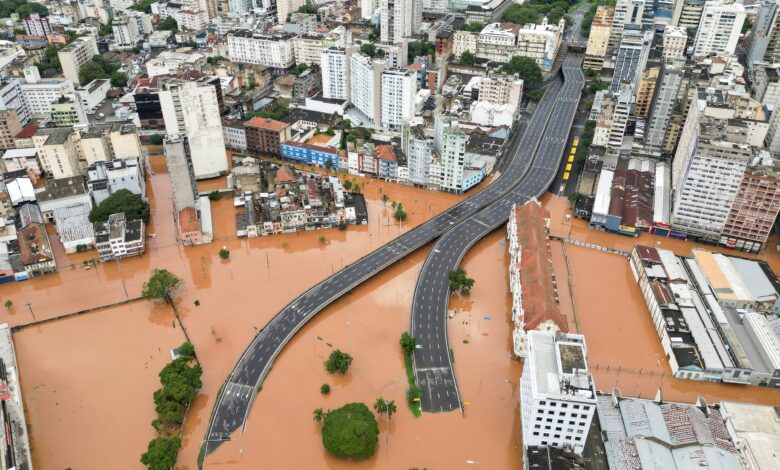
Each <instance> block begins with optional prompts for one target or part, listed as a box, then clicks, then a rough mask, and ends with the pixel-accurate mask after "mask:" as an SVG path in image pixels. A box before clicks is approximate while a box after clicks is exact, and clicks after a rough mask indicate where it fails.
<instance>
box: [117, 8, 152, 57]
mask: <svg viewBox="0 0 780 470" xmlns="http://www.w3.org/2000/svg"><path fill="white" fill-rule="evenodd" d="M111 28H112V31H113V33H114V42H115V43H116V45H117V47H120V48H123V47H135V46H136V45H137V44H138V41H140V40H141V39H143V38H144V37H145V36H146V35H147V34H151V32H152V31H153V28H152V17H151V16H150V15H147V14H146V13H141V12H138V11H132V12H127V13H125V14H123V15H121V16H118V17H116V18H114V20H113V22H112V25H111Z"/></svg>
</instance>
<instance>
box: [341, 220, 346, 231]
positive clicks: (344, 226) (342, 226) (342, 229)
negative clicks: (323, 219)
mask: <svg viewBox="0 0 780 470" xmlns="http://www.w3.org/2000/svg"><path fill="white" fill-rule="evenodd" d="M346 229H347V224H346V223H344V222H339V230H341V231H342V232H343V231H344V230H346Z"/></svg>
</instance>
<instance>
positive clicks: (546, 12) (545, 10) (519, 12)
mask: <svg viewBox="0 0 780 470" xmlns="http://www.w3.org/2000/svg"><path fill="white" fill-rule="evenodd" d="M574 3H576V1H572V2H566V1H564V0H559V1H556V2H549V1H538V0H537V1H534V2H530V3H525V4H523V5H518V4H512V5H510V6H509V8H507V9H506V11H504V14H503V15H501V20H502V21H507V22H509V23H515V24H521V25H522V24H529V23H537V24H538V23H541V22H542V20H543V19H544V17H545V16H546V17H547V21H548V23H550V24H555V25H557V24H558V22H559V21H560V20H561V18H563V16H564V15H565V14H566V12H567V11H568V10H569V5H570V4H574Z"/></svg>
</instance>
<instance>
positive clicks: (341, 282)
mask: <svg viewBox="0 0 780 470" xmlns="http://www.w3.org/2000/svg"><path fill="white" fill-rule="evenodd" d="M561 89H562V83H561V80H555V81H553V82H552V83H550V85H549V86H548V89H547V92H546V93H545V96H544V98H543V99H542V101H541V102H540V104H539V107H538V108H537V111H536V112H535V113H534V116H533V117H532V118H531V122H530V123H529V124H528V128H527V130H526V132H525V133H520V132H514V133H513V134H511V135H510V142H509V144H508V145H507V146H506V148H507V149H512V150H514V149H517V148H522V146H520V145H519V143H520V142H521V137H523V136H525V135H527V134H531V135H537V136H539V135H541V133H542V132H543V130H544V127H545V124H546V122H547V119H548V118H549V115H550V113H552V111H553V108H554V104H555V103H556V102H557V96H558V93H559V92H560V90H561ZM537 115H539V117H538V118H537ZM545 116H546V117H545ZM516 127H517V126H516ZM514 129H515V128H513V130H514ZM518 156H519V153H518V152H513V151H509V154H508V155H506V156H505V159H506V158H509V159H511V161H510V162H509V163H507V164H506V166H507V167H506V170H505V171H504V172H503V173H502V174H501V175H500V177H499V178H497V179H496V181H494V182H493V183H492V184H490V185H489V186H487V187H486V188H485V189H483V190H481V191H479V192H477V193H476V194H474V195H473V196H471V197H470V198H468V199H466V200H464V201H462V202H460V203H458V204H457V205H455V206H453V207H451V208H450V209H448V210H447V211H445V212H443V213H441V214H439V215H437V216H435V217H434V218H432V219H431V220H429V221H427V222H425V223H424V224H422V225H420V226H418V227H416V228H414V229H412V230H410V231H409V232H407V233H405V234H403V235H401V236H399V237H398V238H396V239H395V240H393V241H391V242H389V243H388V244H386V245H384V246H382V247H381V248H379V249H377V250H375V251H373V252H371V253H369V254H368V255H366V256H364V257H362V258H360V259H359V260H357V261H355V262H354V263H352V264H350V265H348V266H346V267H345V268H343V269H342V270H340V271H338V272H337V273H335V274H334V275H332V276H330V277H329V278H327V279H325V280H324V281H322V282H320V283H319V284H317V285H315V286H314V287H312V288H310V289H309V290H307V291H306V292H304V293H303V294H301V295H300V296H299V297H297V298H296V299H295V300H293V301H292V302H290V303H289V304H288V305H287V306H285V307H284V308H283V309H282V310H280V311H279V312H278V313H277V314H276V315H275V316H274V317H273V318H272V319H271V321H270V322H269V323H268V324H267V325H266V326H264V327H263V329H262V330H260V331H259V332H258V334H257V335H256V336H255V337H254V338H253V340H252V342H251V343H250V344H249V346H248V347H247V349H246V350H245V351H244V353H243V354H242V355H241V357H240V359H239V360H238V362H237V363H236V365H235V367H234V368H233V371H232V372H231V373H230V375H229V376H228V378H227V379H226V381H225V384H224V386H223V389H222V393H221V394H220V396H219V399H218V400H217V403H216V405H215V408H214V410H213V412H212V415H211V419H210V421H209V427H208V430H207V432H206V439H205V440H206V443H207V447H206V451H207V453H209V452H211V451H213V450H214V449H216V448H217V447H218V446H219V444H220V443H221V442H224V441H226V440H229V439H230V434H231V433H232V432H233V431H235V430H236V429H238V428H239V427H242V426H243V425H244V424H245V423H246V418H247V415H248V414H249V409H250V407H251V405H252V401H253V400H254V397H255V394H256V391H257V388H258V387H259V385H260V384H261V383H262V381H263V380H264V378H265V376H266V375H267V374H268V371H269V370H270V368H271V365H272V364H273V361H274V359H275V358H276V356H277V355H278V354H279V353H280V352H281V350H282V349H283V348H284V346H285V345H286V344H287V342H288V341H289V340H290V338H292V336H293V335H294V334H295V333H296V332H297V331H298V330H299V329H300V328H301V327H302V326H303V325H304V324H305V323H306V322H307V321H308V320H309V319H311V318H312V317H313V316H314V315H316V314H317V313H319V312H320V311H321V310H322V309H324V308H325V307H327V306H328V305H329V304H331V303H332V302H334V301H335V300H337V299H338V298H339V297H341V296H342V295H344V294H345V293H347V292H349V291H350V290H351V289H353V288H355V287H357V286H358V285H360V284H361V283H363V282H365V281H366V280H367V279H369V278H371V277H372V276H374V275H375V274H377V273H379V272H380V271H382V270H383V269H385V268H386V267H388V266H390V265H391V264H393V263H395V262H396V261H398V260H400V259H402V258H404V257H406V256H408V255H409V254H410V253H412V252H413V251H415V250H417V249H419V248H421V247H422V246H424V245H426V244H427V243H429V242H430V241H432V240H433V239H435V238H437V237H439V236H441V235H442V234H443V233H445V232H446V231H447V230H449V229H450V228H452V227H453V226H455V224H457V223H458V222H461V221H463V220H466V219H467V218H468V217H470V216H472V215H474V214H475V213H477V212H478V211H479V210H481V209H483V208H485V207H487V206H489V205H490V204H492V203H494V202H495V201H497V200H498V199H499V198H501V197H502V196H504V195H505V194H506V193H508V192H509V191H511V190H512V189H513V188H514V187H515V186H517V185H518V183H519V182H520V180H521V178H522V175H523V174H524V173H525V172H526V171H527V168H526V167H527V165H528V163H530V161H529V162H520V161H519V160H518ZM516 160H518V161H516Z"/></svg>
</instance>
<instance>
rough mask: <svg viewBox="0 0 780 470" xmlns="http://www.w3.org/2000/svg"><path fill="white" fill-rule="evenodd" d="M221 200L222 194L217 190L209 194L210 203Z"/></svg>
mask: <svg viewBox="0 0 780 470" xmlns="http://www.w3.org/2000/svg"><path fill="white" fill-rule="evenodd" d="M220 199H222V193H221V192H219V191H217V190H216V189H215V190H214V191H211V192H210V193H209V201H219V200H220Z"/></svg>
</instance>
